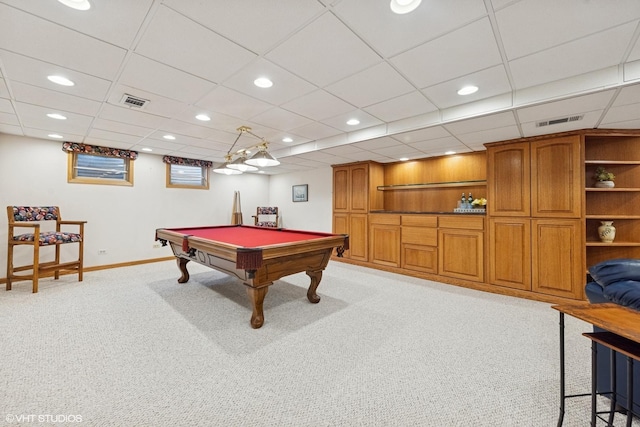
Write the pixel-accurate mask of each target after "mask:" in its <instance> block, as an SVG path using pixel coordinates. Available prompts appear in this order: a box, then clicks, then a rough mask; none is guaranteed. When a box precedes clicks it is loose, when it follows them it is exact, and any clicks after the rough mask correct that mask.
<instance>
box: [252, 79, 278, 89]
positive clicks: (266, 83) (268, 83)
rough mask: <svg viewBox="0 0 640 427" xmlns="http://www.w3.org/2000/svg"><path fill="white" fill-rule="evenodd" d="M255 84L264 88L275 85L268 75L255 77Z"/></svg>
mask: <svg viewBox="0 0 640 427" xmlns="http://www.w3.org/2000/svg"><path fill="white" fill-rule="evenodd" d="M253 84H254V85H256V86H258V87H262V88H268V87H271V86H273V82H272V81H271V80H269V79H268V78H266V77H259V78H257V79H255V80H254V81H253Z"/></svg>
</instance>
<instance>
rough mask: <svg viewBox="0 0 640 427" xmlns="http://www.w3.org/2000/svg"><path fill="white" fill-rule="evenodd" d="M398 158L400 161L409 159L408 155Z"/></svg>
mask: <svg viewBox="0 0 640 427" xmlns="http://www.w3.org/2000/svg"><path fill="white" fill-rule="evenodd" d="M398 160H400V161H401V162H406V161H407V160H409V158H408V157H400V158H399V159H398Z"/></svg>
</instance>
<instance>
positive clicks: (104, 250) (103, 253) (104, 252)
mask: <svg viewBox="0 0 640 427" xmlns="http://www.w3.org/2000/svg"><path fill="white" fill-rule="evenodd" d="M106 254H107V250H106V249H98V255H106Z"/></svg>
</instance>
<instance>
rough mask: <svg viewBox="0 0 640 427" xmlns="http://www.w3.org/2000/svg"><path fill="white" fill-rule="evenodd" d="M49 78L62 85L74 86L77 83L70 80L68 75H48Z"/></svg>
mask: <svg viewBox="0 0 640 427" xmlns="http://www.w3.org/2000/svg"><path fill="white" fill-rule="evenodd" d="M47 78H48V79H49V81H51V82H54V83H55V84H59V85H62V86H73V85H75V83H74V82H72V81H71V80H69V79H68V78H66V77H62V76H47Z"/></svg>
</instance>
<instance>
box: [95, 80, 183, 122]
mask: <svg viewBox="0 0 640 427" xmlns="http://www.w3.org/2000/svg"><path fill="white" fill-rule="evenodd" d="M126 95H131V96H134V97H136V98H141V99H146V100H147V101H149V102H147V103H146V104H145V105H144V107H142V108H137V107H132V106H130V105H127V104H124V103H123V102H122V100H123V99H124V97H125V96H126ZM107 102H108V103H109V104H111V105H114V106H116V107H123V108H127V109H131V110H134V111H142V112H144V113H147V114H154V115H156V116H162V117H173V116H174V115H175V114H177V113H179V112H181V111H183V110H185V109H187V107H188V106H187V104H185V103H183V102H180V101H176V100H174V99H171V98H166V97H164V96H160V95H157V94H155V93H151V92H147V91H145V90H142V89H138V88H133V87H131V86H125V85H117V86H115V87H114V88H113V89H112V90H111V93H110V95H109V97H108V99H107Z"/></svg>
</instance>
